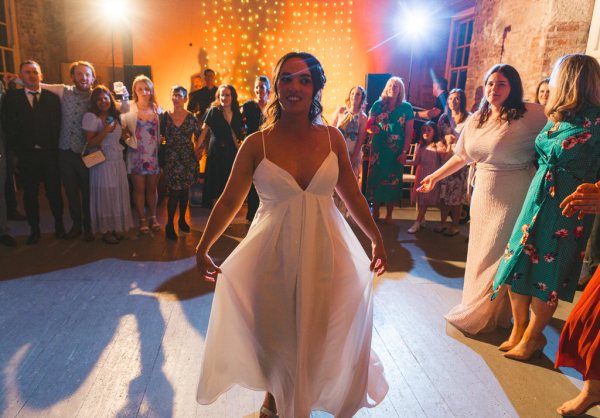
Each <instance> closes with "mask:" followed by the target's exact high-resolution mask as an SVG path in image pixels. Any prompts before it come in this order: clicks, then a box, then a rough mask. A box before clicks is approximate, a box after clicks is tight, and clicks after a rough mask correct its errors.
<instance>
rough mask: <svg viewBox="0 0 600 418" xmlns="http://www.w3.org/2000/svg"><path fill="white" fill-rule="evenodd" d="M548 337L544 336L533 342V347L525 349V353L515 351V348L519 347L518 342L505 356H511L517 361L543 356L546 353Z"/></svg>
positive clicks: (510, 357)
mask: <svg viewBox="0 0 600 418" xmlns="http://www.w3.org/2000/svg"><path fill="white" fill-rule="evenodd" d="M546 343H547V341H546V337H544V336H542V338H540V339H539V340H538V341H536V342H532V343H531V349H529V350H528V351H525V352H523V353H513V350H514V349H515V348H517V347H518V345H519V344H520V343H519V344H517V345H516V346H515V347H513V348H512V349H511V350H510V351H507V352H506V353H504V357H506V358H509V359H511V360H517V361H529V360H531V359H533V358H538V357H541V356H542V355H543V354H544V347H546Z"/></svg>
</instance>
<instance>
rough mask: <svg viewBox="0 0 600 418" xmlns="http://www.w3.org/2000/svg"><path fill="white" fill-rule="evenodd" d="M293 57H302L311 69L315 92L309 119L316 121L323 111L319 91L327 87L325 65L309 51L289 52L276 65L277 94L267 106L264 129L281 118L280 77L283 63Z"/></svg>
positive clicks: (274, 88) (275, 83)
mask: <svg viewBox="0 0 600 418" xmlns="http://www.w3.org/2000/svg"><path fill="white" fill-rule="evenodd" d="M291 58H300V59H301V60H303V61H304V63H305V64H306V66H307V67H308V70H309V71H310V76H311V78H312V85H313V92H312V102H311V104H310V109H309V110H308V120H309V121H311V122H313V123H314V122H315V121H316V120H317V119H318V118H319V116H320V115H321V113H322V112H323V106H322V105H321V101H320V95H319V92H320V91H321V90H323V87H325V81H326V80H327V79H326V77H325V72H324V71H323V66H322V65H321V63H320V62H319V60H318V59H317V58H316V57H315V56H314V55H312V54H309V53H308V52H288V53H287V54H285V55H284V56H283V57H281V59H280V60H279V61H278V62H277V65H275V69H274V70H273V76H274V79H273V91H274V92H275V94H273V95H272V96H271V99H270V100H269V104H268V106H267V119H266V120H265V122H264V123H263V125H262V128H263V129H266V128H271V127H273V125H275V123H276V122H277V121H279V119H280V118H281V103H279V87H278V83H279V79H280V77H281V67H283V64H285V62H286V61H287V60H289V59H291Z"/></svg>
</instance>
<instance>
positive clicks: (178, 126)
mask: <svg viewBox="0 0 600 418" xmlns="http://www.w3.org/2000/svg"><path fill="white" fill-rule="evenodd" d="M168 115H169V119H171V122H173V126H174V127H175V129H179V128H181V127H182V126H183V124H184V123H185V120H186V119H187V118H188V116H189V114H186V115H185V118H183V121H182V122H181V124H180V125H177V124H176V123H175V119H173V116H172V115H171V114H170V113H168Z"/></svg>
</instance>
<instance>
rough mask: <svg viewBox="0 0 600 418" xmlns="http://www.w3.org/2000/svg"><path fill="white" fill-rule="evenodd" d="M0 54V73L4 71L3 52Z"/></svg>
mask: <svg viewBox="0 0 600 418" xmlns="http://www.w3.org/2000/svg"><path fill="white" fill-rule="evenodd" d="M1 55H2V56H0V73H3V72H4V71H5V69H4V60H3V59H2V58H3V56H4V55H5V54H1Z"/></svg>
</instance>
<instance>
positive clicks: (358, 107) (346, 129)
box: [331, 86, 367, 176]
mask: <svg viewBox="0 0 600 418" xmlns="http://www.w3.org/2000/svg"><path fill="white" fill-rule="evenodd" d="M366 100H367V92H366V91H365V89H364V88H362V87H361V86H355V87H352V89H351V90H350V93H348V98H347V99H346V106H343V107H340V108H339V109H338V110H337V111H336V112H335V113H334V115H333V120H332V122H331V124H332V125H333V126H335V127H336V128H338V129H339V130H340V131H341V132H342V135H344V139H345V140H346V145H347V146H348V154H349V156H350V163H351V164H352V170H353V171H354V173H355V174H356V175H357V176H358V174H359V172H360V164H361V162H362V146H363V144H364V143H365V139H366V137H367V115H366V114H365V112H364V105H365V102H366Z"/></svg>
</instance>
